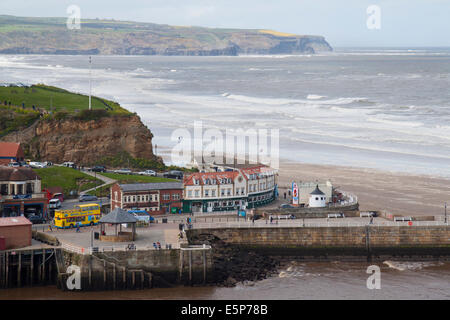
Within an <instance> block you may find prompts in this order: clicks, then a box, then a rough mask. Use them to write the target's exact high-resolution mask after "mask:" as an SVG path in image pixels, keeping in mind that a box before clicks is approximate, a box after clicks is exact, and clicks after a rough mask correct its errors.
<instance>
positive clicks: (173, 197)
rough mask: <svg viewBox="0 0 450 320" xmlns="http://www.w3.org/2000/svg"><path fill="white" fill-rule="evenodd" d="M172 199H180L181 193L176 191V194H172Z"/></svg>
mask: <svg viewBox="0 0 450 320" xmlns="http://www.w3.org/2000/svg"><path fill="white" fill-rule="evenodd" d="M172 199H173V200H179V199H180V195H179V194H178V193H174V194H172Z"/></svg>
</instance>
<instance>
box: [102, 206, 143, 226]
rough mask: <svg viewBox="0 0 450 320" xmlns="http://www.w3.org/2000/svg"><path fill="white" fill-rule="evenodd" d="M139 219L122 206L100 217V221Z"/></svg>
mask: <svg viewBox="0 0 450 320" xmlns="http://www.w3.org/2000/svg"><path fill="white" fill-rule="evenodd" d="M137 221H138V220H137V219H136V218H135V217H134V216H133V215H132V214H131V213H128V212H127V211H126V210H123V209H120V208H115V209H114V210H113V211H111V212H110V213H108V214H107V215H106V216H103V217H102V218H101V219H100V223H135V222H137Z"/></svg>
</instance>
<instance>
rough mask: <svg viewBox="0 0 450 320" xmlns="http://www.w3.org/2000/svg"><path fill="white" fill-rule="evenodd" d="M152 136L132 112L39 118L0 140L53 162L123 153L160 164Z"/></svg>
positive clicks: (95, 159)
mask: <svg viewBox="0 0 450 320" xmlns="http://www.w3.org/2000/svg"><path fill="white" fill-rule="evenodd" d="M152 138H153V134H152V133H151V131H150V130H149V129H148V128H147V127H146V126H145V125H144V124H143V123H142V122H141V120H140V118H139V117H138V116H137V115H134V114H133V115H128V116H123V115H120V116H118V115H112V116H108V117H102V118H99V119H94V120H82V119H75V118H72V117H69V118H66V119H54V118H53V119H40V120H37V121H36V122H35V123H34V124H33V125H32V126H30V127H28V128H26V129H23V130H20V131H16V132H13V133H10V134H8V135H6V136H4V137H3V138H1V140H2V141H10V142H20V143H22V145H23V147H24V149H25V152H26V153H27V156H29V157H30V158H33V159H40V160H45V161H52V162H55V163H62V162H65V161H72V162H75V163H77V164H78V165H91V164H94V163H97V162H98V161H99V160H100V159H102V158H105V157H115V156H117V155H118V154H123V153H127V154H129V155H130V156H131V157H133V158H142V159H146V160H150V161H155V162H157V163H161V164H162V163H163V162H162V159H161V158H160V157H157V156H155V155H154V154H153V146H152Z"/></svg>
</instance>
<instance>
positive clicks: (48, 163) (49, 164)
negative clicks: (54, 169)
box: [44, 161, 53, 167]
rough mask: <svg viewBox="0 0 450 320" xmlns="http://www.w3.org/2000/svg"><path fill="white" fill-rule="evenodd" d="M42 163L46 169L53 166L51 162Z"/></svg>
mask: <svg viewBox="0 0 450 320" xmlns="http://www.w3.org/2000/svg"><path fill="white" fill-rule="evenodd" d="M44 163H45V165H46V166H47V167H51V166H53V162H51V161H44Z"/></svg>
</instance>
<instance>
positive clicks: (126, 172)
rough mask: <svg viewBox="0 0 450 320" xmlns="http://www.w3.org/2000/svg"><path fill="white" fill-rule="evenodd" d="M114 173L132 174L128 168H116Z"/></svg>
mask: <svg viewBox="0 0 450 320" xmlns="http://www.w3.org/2000/svg"><path fill="white" fill-rule="evenodd" d="M114 173H120V174H133V172H132V171H131V170H130V169H118V170H114Z"/></svg>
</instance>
